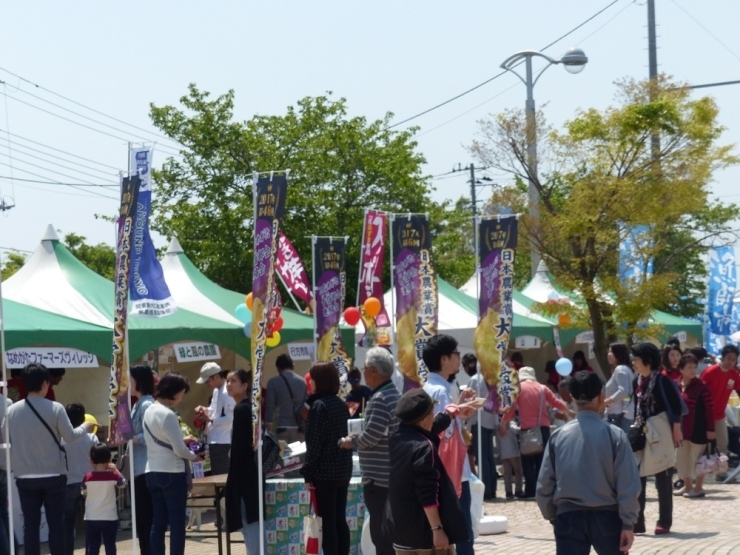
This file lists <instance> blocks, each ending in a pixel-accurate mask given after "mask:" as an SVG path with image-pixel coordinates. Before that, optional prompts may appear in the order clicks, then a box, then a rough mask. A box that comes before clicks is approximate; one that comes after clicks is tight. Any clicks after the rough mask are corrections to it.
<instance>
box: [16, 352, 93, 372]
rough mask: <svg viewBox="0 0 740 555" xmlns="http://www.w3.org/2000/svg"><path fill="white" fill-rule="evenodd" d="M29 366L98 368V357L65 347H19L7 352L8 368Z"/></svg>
mask: <svg viewBox="0 0 740 555" xmlns="http://www.w3.org/2000/svg"><path fill="white" fill-rule="evenodd" d="M28 364H43V365H44V366H46V367H47V368H97V367H98V357H96V356H95V355H94V354H92V353H87V352H85V351H80V350H78V349H67V348H64V347H19V348H17V349H11V350H9V351H5V366H6V368H12V369H15V368H23V367H25V366H26V365H28Z"/></svg>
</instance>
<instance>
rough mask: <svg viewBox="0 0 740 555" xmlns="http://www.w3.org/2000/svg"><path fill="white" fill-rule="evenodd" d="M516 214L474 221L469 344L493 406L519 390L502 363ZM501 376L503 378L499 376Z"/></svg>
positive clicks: (510, 317)
mask: <svg viewBox="0 0 740 555" xmlns="http://www.w3.org/2000/svg"><path fill="white" fill-rule="evenodd" d="M518 224H519V222H518V218H517V216H498V217H496V218H491V219H485V220H483V219H481V220H478V222H477V230H476V231H477V234H478V292H479V293H478V327H477V328H476V329H475V332H474V334H473V348H474V349H475V356H476V357H477V358H478V363H479V364H480V368H481V373H482V374H483V377H484V379H485V380H486V384H487V385H488V388H489V392H490V394H491V397H492V398H493V399H494V401H493V405H494V408H495V409H498V408H506V407H509V406H511V405H512V404H513V403H514V400H516V396H517V394H518V392H519V390H518V384H515V383H514V382H515V381H517V380H516V379H515V377H514V376H512V375H511V373H512V372H511V369H510V368H509V367H508V366H506V365H505V364H504V360H505V359H506V350H507V349H508V347H509V337H510V335H511V328H512V325H513V323H514V309H513V303H512V299H513V294H514V256H515V254H516V244H517V239H518V231H519V226H518ZM504 376H505V379H502V378H503V377H504Z"/></svg>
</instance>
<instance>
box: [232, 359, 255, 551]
mask: <svg viewBox="0 0 740 555" xmlns="http://www.w3.org/2000/svg"><path fill="white" fill-rule="evenodd" d="M251 391H252V373H251V372H248V371H246V370H233V371H232V372H230V373H229V374H228V376H227V377H226V392H227V393H228V394H229V396H230V397H231V398H232V399H234V401H235V402H236V405H235V406H234V423H233V427H232V429H231V456H230V458H229V475H228V477H227V478H226V526H227V529H228V531H229V532H236V531H237V530H241V531H242V535H243V536H244V545H245V547H246V548H247V555H258V554H259V552H260V525H259V510H260V496H259V469H258V468H257V464H256V462H255V458H254V441H253V439H252V437H253V436H252V399H251V395H250V393H251Z"/></svg>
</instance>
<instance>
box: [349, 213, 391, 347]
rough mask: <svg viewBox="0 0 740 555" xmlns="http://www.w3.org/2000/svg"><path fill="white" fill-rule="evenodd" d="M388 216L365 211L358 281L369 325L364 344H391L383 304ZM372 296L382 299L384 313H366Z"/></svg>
mask: <svg viewBox="0 0 740 555" xmlns="http://www.w3.org/2000/svg"><path fill="white" fill-rule="evenodd" d="M386 219H387V216H386V215H385V213H383V212H377V211H375V210H366V211H365V223H364V225H363V228H362V251H361V253H360V277H359V281H358V284H357V308H359V310H360V314H361V316H362V323H363V325H364V326H365V336H364V337H363V338H362V339H361V340H360V343H359V345H360V347H373V346H375V345H376V344H377V345H389V344H390V337H391V330H390V329H389V328H390V325H391V321H390V319H389V318H388V312H387V311H386V309H385V306H384V303H383V294H384V293H385V292H384V291H383V259H384V258H385V242H386V233H387V228H386ZM370 297H375V298H376V299H378V300H379V301H380V307H381V308H380V314H378V315H377V316H376V317H375V318H373V317H371V316H368V315H367V314H365V309H364V304H365V301H366V300H367V299H369V298H370Z"/></svg>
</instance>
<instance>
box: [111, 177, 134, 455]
mask: <svg viewBox="0 0 740 555" xmlns="http://www.w3.org/2000/svg"><path fill="white" fill-rule="evenodd" d="M140 187H141V179H140V178H139V176H138V175H132V176H129V177H126V178H125V179H124V180H123V183H122V184H121V208H120V211H119V216H118V249H117V251H116V252H117V254H116V273H115V281H114V290H115V297H114V300H115V302H114V310H113V356H112V357H111V367H110V396H109V398H108V419H109V420H110V431H109V437H108V439H109V442H110V443H111V444H112V445H120V444H122V443H124V442H126V441H128V440H129V439H131V438H132V437H133V428H132V426H131V412H130V410H129V405H128V367H129V361H128V346H127V344H126V342H127V341H128V333H127V331H126V330H127V326H128V283H129V275H130V272H131V250H132V249H131V243H132V240H133V234H134V217H135V212H136V203H137V199H138V197H139V188H140Z"/></svg>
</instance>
